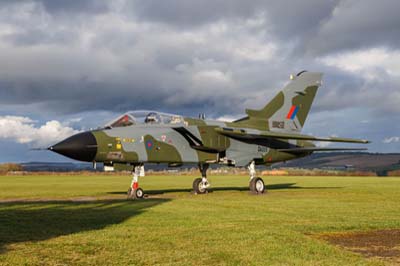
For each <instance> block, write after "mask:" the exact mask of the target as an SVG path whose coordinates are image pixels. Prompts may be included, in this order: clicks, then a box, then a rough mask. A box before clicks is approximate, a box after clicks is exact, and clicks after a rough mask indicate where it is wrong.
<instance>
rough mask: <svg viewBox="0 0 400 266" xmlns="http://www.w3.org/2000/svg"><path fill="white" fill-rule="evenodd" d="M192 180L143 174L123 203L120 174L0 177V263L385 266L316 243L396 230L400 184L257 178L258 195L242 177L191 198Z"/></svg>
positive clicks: (217, 182)
mask: <svg viewBox="0 0 400 266" xmlns="http://www.w3.org/2000/svg"><path fill="white" fill-rule="evenodd" d="M193 178H194V176H146V177H144V178H142V179H141V186H142V187H143V188H144V189H145V191H147V192H148V193H149V194H150V197H149V198H147V199H145V200H140V201H126V200H125V191H126V189H127V187H128V186H129V183H130V177H129V176H0V199H1V200H3V202H2V203H0V265H164V264H166V265H385V264H388V263H390V262H388V261H385V260H379V259H375V258H369V259H367V258H363V257H362V256H361V255H358V254H355V253H351V252H349V251H346V250H344V249H342V248H340V247H336V246H332V245H330V244H328V243H327V242H325V241H323V240H319V239H318V238H317V237H315V235H316V234H319V233H325V232H340V231H364V230H372V229H386V228H387V229H389V228H400V178H375V177H266V178H264V180H265V182H266V183H267V184H268V188H269V191H268V193H267V194H266V195H263V196H254V195H249V193H248V192H247V184H248V177H245V176H216V177H211V178H210V180H211V182H212V185H213V187H214V192H212V193H209V194H208V195H192V194H191V193H190V192H189V191H190V187H191V183H192V180H193ZM88 197H90V198H88ZM77 198H78V199H81V200H83V201H74V200H71V199H75V200H76V199H77ZM6 199H7V200H8V201H10V202H4V200H6ZM19 199H26V201H25V202H18V201H17V200H19ZM32 199H35V200H37V199H41V200H42V201H39V202H37V201H34V200H32ZM85 199H86V200H87V201H84V200H85ZM90 200H92V201H90Z"/></svg>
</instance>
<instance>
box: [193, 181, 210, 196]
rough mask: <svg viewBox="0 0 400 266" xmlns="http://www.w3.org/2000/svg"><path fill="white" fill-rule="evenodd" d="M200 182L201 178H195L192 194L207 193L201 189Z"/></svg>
mask: <svg viewBox="0 0 400 266" xmlns="http://www.w3.org/2000/svg"><path fill="white" fill-rule="evenodd" d="M202 180H203V179H202V178H196V179H195V180H194V181H193V192H194V194H205V193H207V189H206V188H202V187H201V183H202Z"/></svg>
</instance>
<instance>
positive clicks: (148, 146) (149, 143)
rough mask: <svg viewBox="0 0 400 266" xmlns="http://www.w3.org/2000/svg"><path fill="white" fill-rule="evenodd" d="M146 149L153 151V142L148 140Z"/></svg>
mask: <svg viewBox="0 0 400 266" xmlns="http://www.w3.org/2000/svg"><path fill="white" fill-rule="evenodd" d="M146 148H147V149H149V150H151V149H152V148H153V142H152V141H151V140H148V141H147V142H146Z"/></svg>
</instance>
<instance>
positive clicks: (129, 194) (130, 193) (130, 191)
mask: <svg viewBox="0 0 400 266" xmlns="http://www.w3.org/2000/svg"><path fill="white" fill-rule="evenodd" d="M126 195H127V197H128V199H133V197H134V194H133V193H132V188H131V187H130V188H129V189H128V192H127V193H126Z"/></svg>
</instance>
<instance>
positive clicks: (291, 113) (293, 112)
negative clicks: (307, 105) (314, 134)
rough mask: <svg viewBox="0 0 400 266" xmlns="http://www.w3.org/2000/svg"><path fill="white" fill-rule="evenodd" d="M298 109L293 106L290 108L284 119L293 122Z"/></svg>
mask: <svg viewBox="0 0 400 266" xmlns="http://www.w3.org/2000/svg"><path fill="white" fill-rule="evenodd" d="M299 109H300V107H299V106H296V105H293V106H292V108H290V111H289V113H288V114H287V116H286V119H290V120H293V119H294V118H295V117H296V115H297V112H298V111H299Z"/></svg>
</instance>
